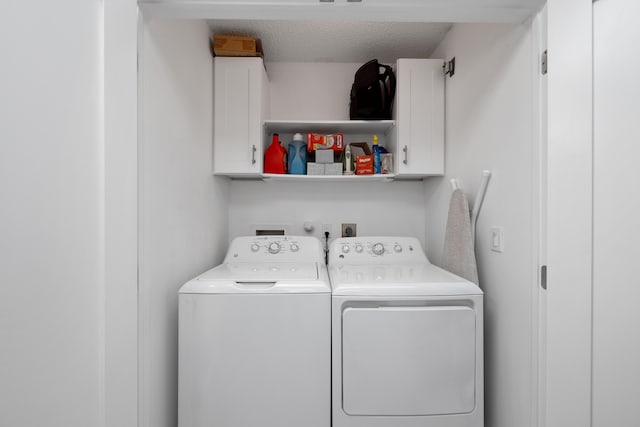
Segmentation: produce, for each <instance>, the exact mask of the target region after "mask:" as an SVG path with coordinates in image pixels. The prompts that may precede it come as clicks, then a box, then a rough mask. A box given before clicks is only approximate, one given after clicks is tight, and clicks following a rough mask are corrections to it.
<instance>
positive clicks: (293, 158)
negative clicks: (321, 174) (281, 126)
mask: <svg viewBox="0 0 640 427" xmlns="http://www.w3.org/2000/svg"><path fill="white" fill-rule="evenodd" d="M288 154H289V156H288V157H289V173H290V174H293V175H306V174H307V144H305V142H304V140H303V138H302V134H300V133H296V134H295V135H293V141H292V142H290V143H289V150H288Z"/></svg>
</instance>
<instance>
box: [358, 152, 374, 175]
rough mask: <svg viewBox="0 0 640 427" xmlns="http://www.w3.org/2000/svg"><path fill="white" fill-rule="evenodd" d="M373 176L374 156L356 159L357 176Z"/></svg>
mask: <svg viewBox="0 0 640 427" xmlns="http://www.w3.org/2000/svg"><path fill="white" fill-rule="evenodd" d="M372 174H373V156H371V155H369V156H357V157H356V175H372Z"/></svg>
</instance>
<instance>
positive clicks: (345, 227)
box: [342, 224, 356, 237]
mask: <svg viewBox="0 0 640 427" xmlns="http://www.w3.org/2000/svg"><path fill="white" fill-rule="evenodd" d="M342 237H356V225H355V224H342Z"/></svg>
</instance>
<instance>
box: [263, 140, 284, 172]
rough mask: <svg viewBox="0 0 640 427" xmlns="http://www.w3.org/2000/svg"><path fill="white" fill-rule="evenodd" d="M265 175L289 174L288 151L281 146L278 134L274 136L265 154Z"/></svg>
mask: <svg viewBox="0 0 640 427" xmlns="http://www.w3.org/2000/svg"><path fill="white" fill-rule="evenodd" d="M264 173H287V150H285V149H284V148H283V147H282V145H280V138H279V137H278V134H277V133H274V134H273V137H272V139H271V145H270V146H269V147H268V148H267V150H266V151H265V152H264Z"/></svg>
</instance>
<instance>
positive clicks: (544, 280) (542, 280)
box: [540, 265, 547, 291]
mask: <svg viewBox="0 0 640 427" xmlns="http://www.w3.org/2000/svg"><path fill="white" fill-rule="evenodd" d="M540 287H541V288H542V289H544V290H545V291H546V290H547V266H546V265H541V266H540Z"/></svg>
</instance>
